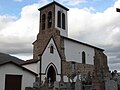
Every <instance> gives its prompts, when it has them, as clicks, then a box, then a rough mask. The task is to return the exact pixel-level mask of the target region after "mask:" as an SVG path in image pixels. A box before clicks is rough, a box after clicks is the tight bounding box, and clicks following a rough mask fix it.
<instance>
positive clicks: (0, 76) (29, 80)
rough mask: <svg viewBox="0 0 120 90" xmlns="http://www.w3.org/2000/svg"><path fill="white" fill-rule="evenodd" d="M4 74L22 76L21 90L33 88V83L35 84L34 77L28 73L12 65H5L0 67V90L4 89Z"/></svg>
mask: <svg viewBox="0 0 120 90" xmlns="http://www.w3.org/2000/svg"><path fill="white" fill-rule="evenodd" d="M6 74H10V75H22V84H21V85H22V86H21V90H25V87H31V86H33V82H35V76H34V75H33V74H31V73H30V72H27V71H25V70H23V69H22V68H20V67H18V66H16V65H14V64H5V65H3V66H1V67H0V90H4V89H5V75H6Z"/></svg>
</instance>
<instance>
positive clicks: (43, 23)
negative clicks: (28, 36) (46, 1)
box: [42, 14, 46, 30]
mask: <svg viewBox="0 0 120 90" xmlns="http://www.w3.org/2000/svg"><path fill="white" fill-rule="evenodd" d="M45 20H46V17H45V14H43V15H42V30H44V29H45Z"/></svg>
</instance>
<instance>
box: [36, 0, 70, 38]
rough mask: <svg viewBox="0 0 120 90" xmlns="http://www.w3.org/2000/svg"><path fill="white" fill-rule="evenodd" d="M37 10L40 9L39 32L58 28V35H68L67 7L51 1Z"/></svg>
mask: <svg viewBox="0 0 120 90" xmlns="http://www.w3.org/2000/svg"><path fill="white" fill-rule="evenodd" d="M38 10H39V11H40V32H44V31H45V32H49V31H50V30H51V31H52V30H59V32H60V35H62V36H65V37H67V36H68V20H67V11H68V10H69V9H68V8H66V7H64V6H63V5H61V4H59V3H57V2H55V1H53V2H51V3H49V4H47V5H45V6H43V7H41V8H39V9H38Z"/></svg>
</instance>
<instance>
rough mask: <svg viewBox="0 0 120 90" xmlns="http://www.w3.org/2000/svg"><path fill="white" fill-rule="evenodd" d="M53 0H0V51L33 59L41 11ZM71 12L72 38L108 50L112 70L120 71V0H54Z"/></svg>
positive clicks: (70, 30)
mask: <svg viewBox="0 0 120 90" xmlns="http://www.w3.org/2000/svg"><path fill="white" fill-rule="evenodd" d="M52 1H53V0H0V52H3V53H8V54H11V55H14V56H17V57H18V58H21V59H23V60H26V59H30V58H32V42H34V41H35V40H36V35H37V33H38V28H39V26H38V23H39V11H38V8H40V7H41V6H43V5H45V4H48V3H50V2H52ZM55 1H57V2H59V3H61V4H63V5H65V6H66V7H68V8H69V9H70V10H69V12H68V24H69V26H68V27H69V37H71V38H75V39H77V40H80V41H82V42H85V43H88V44H91V45H94V46H97V47H100V48H103V49H105V53H106V55H107V56H108V63H109V67H110V70H115V69H116V70H118V71H120V13H118V12H116V8H120V0H55Z"/></svg>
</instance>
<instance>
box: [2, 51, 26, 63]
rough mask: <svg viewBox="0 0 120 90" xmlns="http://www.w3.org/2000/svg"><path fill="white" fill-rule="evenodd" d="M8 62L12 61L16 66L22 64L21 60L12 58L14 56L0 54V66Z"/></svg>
mask: <svg viewBox="0 0 120 90" xmlns="http://www.w3.org/2000/svg"><path fill="white" fill-rule="evenodd" d="M8 61H13V62H15V63H17V64H22V63H23V62H24V61H23V60H21V59H19V58H17V57H14V56H11V55H9V54H5V53H1V52H0V64H2V63H5V62H8Z"/></svg>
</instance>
